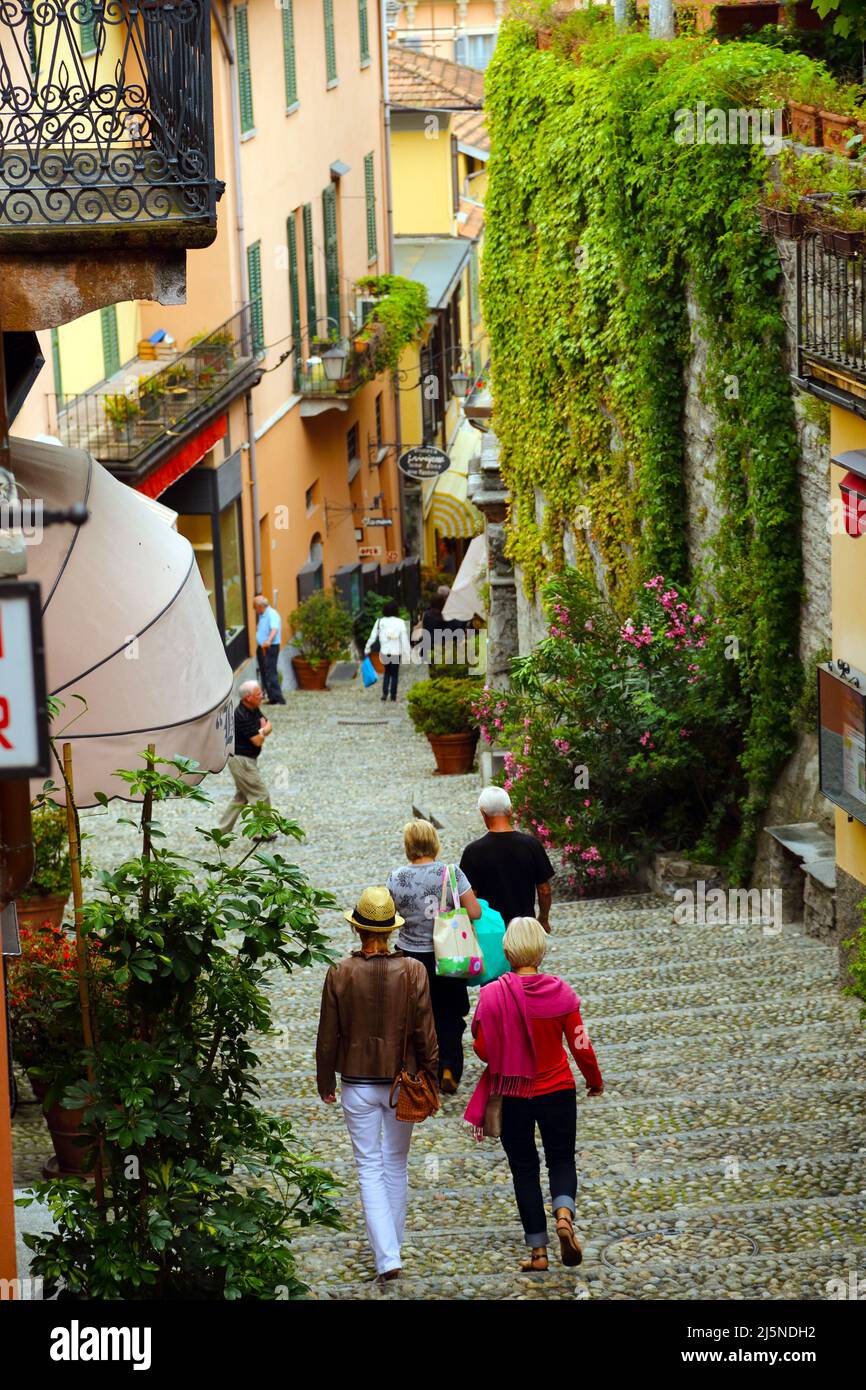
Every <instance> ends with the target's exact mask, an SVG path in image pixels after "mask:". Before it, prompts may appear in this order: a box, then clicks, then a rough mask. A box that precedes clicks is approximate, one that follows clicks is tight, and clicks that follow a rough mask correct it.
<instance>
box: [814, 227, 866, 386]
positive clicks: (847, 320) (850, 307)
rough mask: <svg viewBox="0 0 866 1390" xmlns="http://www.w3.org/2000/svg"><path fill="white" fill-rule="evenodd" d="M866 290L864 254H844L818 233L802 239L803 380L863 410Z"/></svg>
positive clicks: (865, 376) (865, 352)
mask: <svg viewBox="0 0 866 1390" xmlns="http://www.w3.org/2000/svg"><path fill="white" fill-rule="evenodd" d="M864 291H866V260H864V256H863V255H862V254H858V255H851V256H848V255H839V254H837V253H836V252H834V251H831V250H830V249H828V247H827V246H826V245H825V244H824V241H823V240H822V238H821V236H820V235H819V234H814V233H811V234H807V235H806V236H805V237H804V238H803V240H802V241H800V242H798V243H797V345H798V354H797V355H798V359H799V363H798V380H799V382H800V384H801V385H803V386H806V387H808V389H809V390H810V391H812V392H813V393H814V394H815V395H819V396H821V397H823V398H824V399H825V400H830V401H834V402H836V403H837V404H840V405H847V406H848V407H849V408H854V409H858V410H860V413H866V319H864V306H866V293H864ZM858 400H860V401H862V407H858V406H857V405H856V402H857V401H858Z"/></svg>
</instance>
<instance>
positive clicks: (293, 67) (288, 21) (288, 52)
mask: <svg viewBox="0 0 866 1390" xmlns="http://www.w3.org/2000/svg"><path fill="white" fill-rule="evenodd" d="M281 3H282V7H283V73H284V76H285V80H286V108H287V109H288V108H289V107H291V106H297V104H298V72H297V64H296V61H295V15H294V11H293V9H292V0H281Z"/></svg>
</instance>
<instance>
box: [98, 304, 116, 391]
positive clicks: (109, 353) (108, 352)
mask: <svg viewBox="0 0 866 1390" xmlns="http://www.w3.org/2000/svg"><path fill="white" fill-rule="evenodd" d="M99 319H100V326H101V328H102V364H103V367H104V369H105V375H106V377H110V376H114V373H115V372H119V371H120V339H119V337H118V333H117V305H116V304H110V305H109V307H108V308H107V309H100V311H99Z"/></svg>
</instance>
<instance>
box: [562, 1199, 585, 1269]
mask: <svg viewBox="0 0 866 1390" xmlns="http://www.w3.org/2000/svg"><path fill="white" fill-rule="evenodd" d="M560 1210H561V1208H560ZM556 1234H557V1235H558V1236H559V1253H560V1255H561V1257H562V1263H563V1264H564V1265H569V1266H572V1267H573V1266H574V1265H579V1264H580V1263H581V1261H582V1260H583V1251H582V1249H581V1247H580V1241H579V1240H578V1238H577V1236H576V1235H575V1234H574V1222H573V1221H572V1219H571V1216H570V1215H566V1216H558V1217H557V1218H556Z"/></svg>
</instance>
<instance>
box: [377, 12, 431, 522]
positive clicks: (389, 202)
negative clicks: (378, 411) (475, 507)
mask: <svg viewBox="0 0 866 1390" xmlns="http://www.w3.org/2000/svg"><path fill="white" fill-rule="evenodd" d="M379 52H380V54H381V66H382V107H383V112H384V130H385V224H386V235H387V241H388V267H387V268H388V273H389V274H392V273H393V270H394V194H393V184H392V179H391V89H390V85H389V76H388V0H381V3H380V6H379ZM399 381H400V377H399V373H398V372H394V373H393V375H392V377H391V383H392V386H393V388H394V440H395V443H396V446H397V458H399V457H400V455H401V453H402V452H403V427H402V423H401V418H400V390H399ZM397 486H398V487H399V489H400V538H401V540H402V542H403V549H404V550H405V549H406V492H405V486H406V480H405V478H404V477H403V474H402V473H401V472H400V470H399V468H398V469H397ZM422 536H423V530H422V531H419V533H418V541H419V545H420V542H421V538H422Z"/></svg>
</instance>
